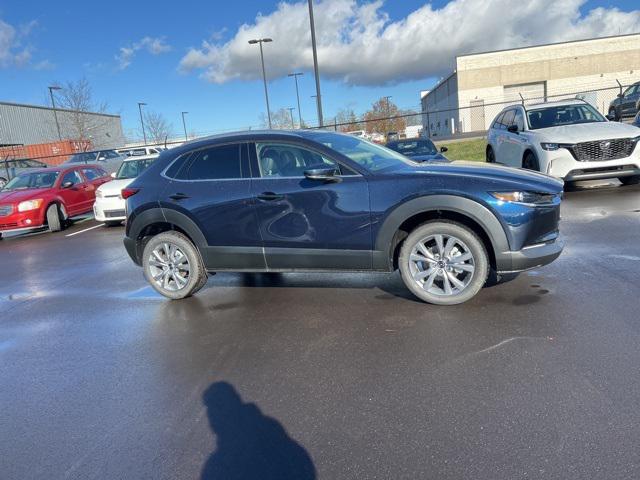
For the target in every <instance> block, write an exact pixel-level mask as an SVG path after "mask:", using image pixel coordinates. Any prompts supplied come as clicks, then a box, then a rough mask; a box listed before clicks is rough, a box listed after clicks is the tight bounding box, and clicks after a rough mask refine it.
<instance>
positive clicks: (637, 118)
mask: <svg viewBox="0 0 640 480" xmlns="http://www.w3.org/2000/svg"><path fill="white" fill-rule="evenodd" d="M631 125H634V126H636V127H638V128H640V112H638V113H637V114H636V116H635V118H634V119H633V123H632V124H631Z"/></svg>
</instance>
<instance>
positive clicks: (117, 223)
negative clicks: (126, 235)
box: [104, 220, 122, 227]
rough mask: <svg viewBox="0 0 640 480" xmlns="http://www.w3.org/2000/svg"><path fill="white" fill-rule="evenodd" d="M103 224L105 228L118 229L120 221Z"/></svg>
mask: <svg viewBox="0 0 640 480" xmlns="http://www.w3.org/2000/svg"><path fill="white" fill-rule="evenodd" d="M104 224H105V225H106V226H107V227H119V226H120V225H122V221H120V220H119V221H117V222H113V221H111V222H104Z"/></svg>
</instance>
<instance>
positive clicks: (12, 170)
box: [0, 159, 48, 188]
mask: <svg viewBox="0 0 640 480" xmlns="http://www.w3.org/2000/svg"><path fill="white" fill-rule="evenodd" d="M47 167H48V165H47V164H46V163H42V162H39V161H38V160H29V159H22V160H0V188H3V187H4V186H5V185H6V184H7V182H8V181H9V180H11V179H12V178H13V177H16V176H18V175H20V174H21V173H24V172H26V171H28V170H30V169H32V168H47Z"/></svg>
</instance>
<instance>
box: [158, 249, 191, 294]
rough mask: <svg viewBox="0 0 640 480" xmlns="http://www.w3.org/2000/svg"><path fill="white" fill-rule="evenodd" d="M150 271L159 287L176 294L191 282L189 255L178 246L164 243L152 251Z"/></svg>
mask: <svg viewBox="0 0 640 480" xmlns="http://www.w3.org/2000/svg"><path fill="white" fill-rule="evenodd" d="M149 270H150V273H151V278H152V279H153V281H154V282H155V284H156V285H157V286H158V287H160V288H163V289H165V290H169V291H172V292H175V291H178V290H182V289H183V288H184V287H185V286H186V285H187V283H188V282H189V275H190V272H191V266H190V264H189V259H188V258H187V255H186V254H185V253H184V252H183V251H182V250H181V249H180V248H179V247H178V246H177V245H175V244H173V243H169V242H164V243H162V244H160V245H158V246H157V247H156V248H154V249H153V250H152V251H151V255H150V256H149Z"/></svg>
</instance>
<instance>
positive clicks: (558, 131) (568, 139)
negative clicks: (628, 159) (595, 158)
mask: <svg viewBox="0 0 640 480" xmlns="http://www.w3.org/2000/svg"><path fill="white" fill-rule="evenodd" d="M531 133H534V134H536V136H538V138H539V139H540V140H541V141H543V142H552V143H580V142H593V141H598V140H610V139H612V138H633V137H637V136H638V135H640V132H638V128H637V127H634V126H633V125H628V124H626V123H619V122H596V123H580V124H577V125H564V126H561V127H550V128H541V129H539V130H532V131H531Z"/></svg>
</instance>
